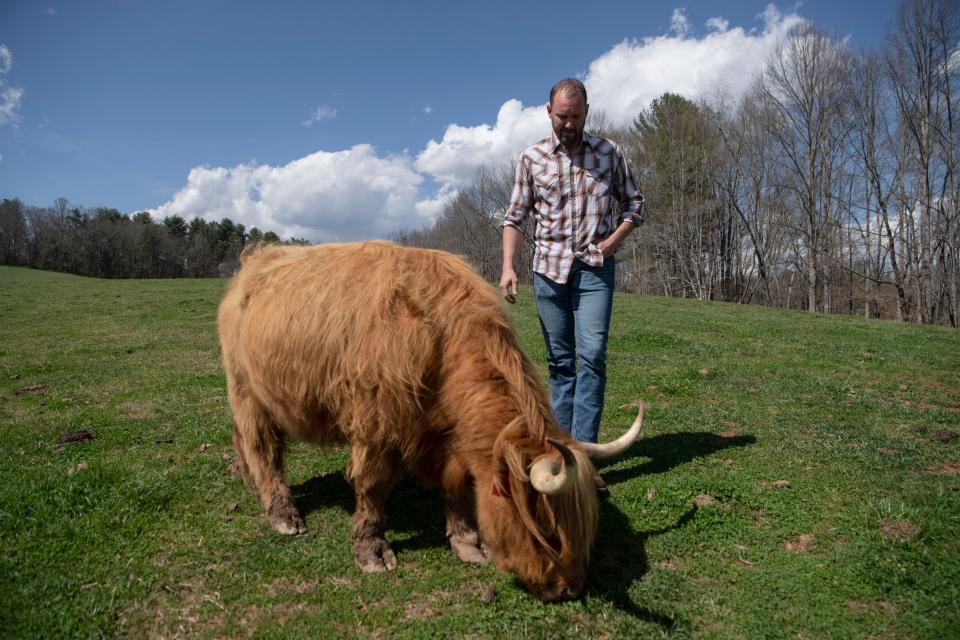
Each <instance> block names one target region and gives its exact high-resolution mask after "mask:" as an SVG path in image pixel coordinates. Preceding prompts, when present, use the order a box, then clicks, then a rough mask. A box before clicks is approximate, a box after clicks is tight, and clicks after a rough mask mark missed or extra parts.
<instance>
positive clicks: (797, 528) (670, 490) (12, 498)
mask: <svg viewBox="0 0 960 640" xmlns="http://www.w3.org/2000/svg"><path fill="white" fill-rule="evenodd" d="M224 284H225V282H224V281H223V280H175V281H130V280H122V281H120V280H117V281H104V280H93V279H84V278H78V277H74V276H68V275H63V274H53V273H45V272H39V271H30V270H24V269H14V268H0V431H2V439H0V637H4V638H6V637H11V638H17V637H58V638H59V637H100V636H114V635H120V636H126V637H160V636H162V637H200V638H203V637H246V636H256V637H266V638H308V637H310V638H312V637H371V636H372V637H391V638H392V637H461V636H467V637H509V638H517V637H524V638H527V637H529V638H540V637H547V636H550V637H558V638H585V637H599V638H620V637H677V638H688V637H691V638H864V637H876V638H951V637H952V638H955V637H960V611H958V608H957V603H958V602H960V492H958V490H960V478H958V476H957V472H958V470H960V441H958V440H952V441H950V442H946V443H944V442H941V441H940V440H939V439H937V438H934V437H932V436H933V435H935V433H936V432H938V431H941V430H950V431H953V432H960V332H957V331H952V330H948V329H943V328H938V327H920V326H912V325H896V324H892V323H880V322H865V321H862V320H858V319H854V318H848V317H822V316H813V315H808V314H803V313H794V312H782V311H776V310H770V309H763V308H759V307H742V306H734V305H726V304H712V303H711V304H705V303H697V302H690V301H680V300H667V299H661V298H646V297H637V296H626V295H624V296H618V298H617V300H616V306H615V312H614V321H613V327H612V334H611V341H610V355H609V377H610V381H609V384H608V393H607V410H606V412H605V414H604V424H603V427H602V431H601V437H602V438H605V439H606V438H609V437H612V436H615V435H618V434H619V433H620V432H622V430H623V429H624V428H625V427H626V426H627V425H628V424H629V422H630V421H631V420H632V418H633V414H634V412H635V409H634V408H633V407H632V406H630V404H631V403H632V402H634V401H635V400H637V399H641V398H642V399H643V400H644V401H645V402H647V404H648V412H647V430H646V434H645V437H644V439H643V440H641V441H640V442H639V443H638V444H637V445H635V446H634V448H633V449H632V450H631V451H630V453H629V454H628V455H627V456H625V457H624V458H623V459H621V460H619V461H617V462H615V463H613V464H610V465H608V466H606V467H604V468H603V469H602V472H603V474H604V477H605V478H606V479H607V482H608V483H609V484H610V486H611V490H612V497H611V498H610V499H609V500H607V501H605V502H604V503H603V504H602V507H601V522H600V527H601V531H600V536H599V539H598V541H597V544H596V546H595V548H594V554H593V561H592V564H591V568H590V571H589V582H588V586H587V591H586V595H585V596H584V597H583V598H582V599H581V600H578V601H575V602H569V603H564V604H559V605H544V604H541V603H540V602H538V601H537V600H535V599H534V598H532V597H531V596H530V595H528V594H527V593H526V592H525V591H523V590H522V589H521V588H520V587H519V586H518V585H517V584H516V582H515V581H514V580H513V579H512V578H511V577H510V576H508V575H504V574H499V573H497V572H496V571H495V570H494V569H493V568H492V567H489V566H487V567H474V566H468V565H463V564H461V563H459V562H458V561H457V560H456V559H455V557H454V556H453V554H452V553H451V552H450V550H449V548H448V547H447V546H446V539H445V536H444V533H443V530H444V520H443V515H442V499H441V497H440V496H439V494H437V492H435V491H433V490H430V489H426V488H423V487H422V486H421V485H420V484H419V483H418V482H417V481H416V480H412V479H407V480H404V481H403V482H402V483H401V485H400V486H399V487H398V488H397V490H396V491H395V493H394V495H393V496H392V498H391V500H390V502H389V503H388V515H389V518H390V527H391V529H390V532H389V533H388V537H389V538H390V540H391V542H392V544H393V547H394V549H395V550H396V551H397V556H398V559H399V562H400V566H399V568H398V569H397V570H396V571H395V572H393V573H391V574H389V575H364V574H361V573H360V572H359V571H358V570H357V569H356V567H355V566H354V564H353V561H352V558H351V555H350V550H349V543H348V537H349V526H350V524H349V519H350V512H351V510H352V507H353V497H352V493H351V491H350V489H349V487H348V485H347V484H346V482H345V481H344V480H343V478H342V475H341V471H340V470H341V469H342V467H343V465H344V463H345V461H346V453H345V452H344V451H320V450H317V449H315V448H312V447H309V446H307V445H303V444H295V445H293V446H292V447H291V448H290V451H289V453H288V456H287V476H288V480H289V482H290V484H291V486H292V487H293V490H294V492H295V495H296V497H297V501H298V504H299V505H300V507H301V509H302V510H303V511H304V513H305V517H306V521H307V525H308V526H309V527H310V533H309V534H308V535H306V536H301V537H297V538H293V539H290V538H283V537H280V536H278V535H276V534H274V533H273V532H272V530H271V529H270V527H269V525H268V524H267V521H266V519H265V517H263V515H262V514H261V512H260V509H259V506H258V504H257V501H256V498H255V496H254V495H253V494H252V493H251V492H250V491H248V490H247V489H246V488H245V487H244V486H243V484H242V482H241V481H240V480H239V479H238V478H236V477H234V476H231V475H230V474H229V473H228V472H227V465H228V462H229V457H230V415H229V408H228V405H227V402H226V393H225V389H224V376H223V373H222V371H221V368H220V365H219V361H218V357H219V355H218V346H217V338H216V329H215V314H216V306H217V303H218V301H219V298H220V295H221V294H222V291H223V287H224ZM510 312H511V314H512V315H513V318H514V321H515V325H516V327H517V331H518V333H519V334H520V337H521V341H522V343H523V345H524V348H525V349H527V351H528V353H530V354H531V356H532V357H533V358H534V360H535V361H536V362H537V363H539V364H541V365H542V363H543V361H544V349H543V346H542V340H541V338H540V335H539V326H538V324H537V321H536V315H535V311H534V309H533V306H532V301H531V292H530V290H529V288H527V289H525V290H524V291H523V292H522V295H521V299H520V302H519V303H518V304H517V305H516V306H515V307H511V308H510ZM40 385H42V386H40ZM83 429H86V430H89V431H90V432H92V433H93V435H94V438H93V440H90V441H85V442H77V443H73V444H64V445H60V444H58V442H57V440H58V437H59V436H60V435H61V434H64V433H66V432H71V431H79V430H83ZM781 480H785V481H788V482H789V486H788V487H780V486H778V485H777V484H775V483H777V481H781ZM489 585H493V586H494V587H495V588H496V599H495V600H494V602H492V603H485V602H483V601H482V600H481V597H480V596H481V593H482V591H483V590H484V588H485V587H487V586H489Z"/></svg>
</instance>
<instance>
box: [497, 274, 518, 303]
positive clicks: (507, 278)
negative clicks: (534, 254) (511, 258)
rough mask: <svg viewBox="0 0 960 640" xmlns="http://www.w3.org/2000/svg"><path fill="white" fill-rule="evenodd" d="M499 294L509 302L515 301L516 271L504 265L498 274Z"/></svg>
mask: <svg viewBox="0 0 960 640" xmlns="http://www.w3.org/2000/svg"><path fill="white" fill-rule="evenodd" d="M500 295H502V296H503V299H504V300H506V301H507V302H509V303H510V304H513V303H514V302H516V301H517V272H516V271H514V270H513V269H511V268H508V267H504V269H503V275H502V276H500Z"/></svg>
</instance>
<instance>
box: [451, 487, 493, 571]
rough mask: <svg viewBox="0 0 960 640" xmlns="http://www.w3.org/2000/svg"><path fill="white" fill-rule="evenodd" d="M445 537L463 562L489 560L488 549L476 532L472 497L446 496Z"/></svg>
mask: <svg viewBox="0 0 960 640" xmlns="http://www.w3.org/2000/svg"><path fill="white" fill-rule="evenodd" d="M446 507H447V539H449V540H450V548H451V549H453V552H454V553H455V554H457V557H458V558H460V559H461V560H463V561H464V562H471V563H474V564H483V563H485V562H489V561H490V550H489V549H488V548H487V545H485V544H483V543H482V542H481V541H480V534H479V533H478V532H477V522H476V515H475V513H474V511H475V509H474V503H473V499H472V498H470V497H466V498H464V497H455V496H447V498H446Z"/></svg>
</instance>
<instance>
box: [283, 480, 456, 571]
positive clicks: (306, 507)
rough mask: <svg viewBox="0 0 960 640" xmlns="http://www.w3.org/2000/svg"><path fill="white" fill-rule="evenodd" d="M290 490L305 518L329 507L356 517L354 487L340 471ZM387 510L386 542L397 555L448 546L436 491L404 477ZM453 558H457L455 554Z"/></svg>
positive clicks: (440, 500) (441, 510) (443, 519)
mask: <svg viewBox="0 0 960 640" xmlns="http://www.w3.org/2000/svg"><path fill="white" fill-rule="evenodd" d="M290 490H291V491H292V492H293V499H294V502H295V504H296V505H297V508H298V509H299V510H300V513H301V515H303V516H304V517H306V516H308V515H309V514H311V513H313V512H314V511H318V510H322V509H329V508H339V509H342V510H343V511H344V512H345V513H346V514H347V515H348V516H351V515H353V510H354V508H355V505H356V502H355V499H354V495H353V487H351V486H350V483H349V482H347V480H346V478H344V477H343V472H341V471H334V472H331V473H326V474H324V475H322V476H316V477H314V478H311V479H309V480H307V481H306V482H303V483H301V484H298V485H294V486H292V487H290ZM385 509H386V512H387V539H388V540H390V547H391V548H392V549H393V551H394V553H397V554H399V553H403V552H404V551H409V550H415V549H429V548H436V547H445V546H447V536H446V516H445V513H444V504H443V496H442V495H441V494H440V492H439V491H438V490H437V489H433V488H429V487H427V486H425V485H424V484H423V483H422V482H421V481H420V480H418V479H416V478H412V477H409V476H406V475H405V476H403V477H402V478H401V479H400V481H399V482H398V483H397V485H396V486H395V487H394V488H393V491H391V492H390V496H389V497H388V498H387V504H386V506H385ZM450 557H451V558H453V557H454V556H453V552H451V555H450Z"/></svg>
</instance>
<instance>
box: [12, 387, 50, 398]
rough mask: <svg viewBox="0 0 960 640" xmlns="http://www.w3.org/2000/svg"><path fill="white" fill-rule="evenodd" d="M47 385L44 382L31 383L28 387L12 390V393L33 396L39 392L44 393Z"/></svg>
mask: <svg viewBox="0 0 960 640" xmlns="http://www.w3.org/2000/svg"><path fill="white" fill-rule="evenodd" d="M47 389H48V387H47V385H45V384H31V385H30V386H28V387H23V388H22V389H17V390H16V391H14V395H18V396H25V395H26V396H35V395H39V394H41V393H46V391H47Z"/></svg>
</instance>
